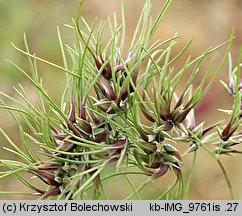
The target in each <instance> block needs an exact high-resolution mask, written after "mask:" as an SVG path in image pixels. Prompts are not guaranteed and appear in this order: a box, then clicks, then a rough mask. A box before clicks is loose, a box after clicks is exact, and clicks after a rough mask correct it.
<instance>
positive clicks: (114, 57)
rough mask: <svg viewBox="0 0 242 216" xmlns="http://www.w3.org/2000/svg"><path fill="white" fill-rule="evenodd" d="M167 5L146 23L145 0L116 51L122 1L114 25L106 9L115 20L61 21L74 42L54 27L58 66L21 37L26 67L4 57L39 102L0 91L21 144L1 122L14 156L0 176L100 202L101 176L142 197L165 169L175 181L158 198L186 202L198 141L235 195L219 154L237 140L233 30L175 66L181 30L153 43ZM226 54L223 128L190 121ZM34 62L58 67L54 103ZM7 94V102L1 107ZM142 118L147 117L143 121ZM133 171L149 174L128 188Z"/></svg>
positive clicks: (40, 192)
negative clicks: (60, 85)
mask: <svg viewBox="0 0 242 216" xmlns="http://www.w3.org/2000/svg"><path fill="white" fill-rule="evenodd" d="M170 3H171V0H167V1H166V3H165V4H164V6H163V8H162V9H161V11H160V13H159V15H158V16H157V18H156V19H155V20H154V21H153V20H152V19H151V17H150V11H151V1H150V0H147V1H146V2H145V4H144V7H143V9H142V11H141V14H140V18H139V20H138V23H137V27H136V30H135V31H134V33H133V40H132V41H131V43H130V48H129V50H128V52H127V53H125V52H124V47H125V35H126V25H125V15H124V7H123V6H122V10H121V17H122V18H121V24H118V22H117V18H116V16H114V17H113V20H111V19H108V21H107V22H100V23H97V21H96V20H95V21H94V23H93V24H92V25H89V24H88V23H87V22H86V21H85V19H84V18H82V17H81V16H80V15H79V16H78V18H77V20H73V25H68V26H67V27H69V28H70V29H71V30H72V31H73V32H74V34H75V35H76V38H77V42H76V44H75V45H74V46H69V45H65V44H63V41H62V38H61V33H60V30H59V28H58V40H59V43H60V48H61V54H62V58H63V66H61V65H57V64H55V63H52V62H50V61H48V60H45V59H43V58H40V57H37V56H35V54H32V53H31V52H30V50H29V47H28V43H27V39H26V37H24V42H25V48H24V49H20V48H18V47H17V46H15V45H13V46H14V47H15V48H16V50H18V51H19V52H21V53H22V54H23V55H25V56H26V57H27V59H28V63H29V68H30V71H31V74H29V73H28V72H27V71H25V70H24V69H22V68H21V67H20V66H18V65H16V64H15V63H13V62H12V61H10V63H11V64H12V65H13V66H14V67H15V68H16V69H17V70H19V71H20V72H21V73H22V74H24V75H25V76H26V77H27V78H28V80H29V81H30V82H31V83H32V85H33V86H34V87H35V89H36V95H37V96H38V103H33V102H31V101H30V100H29V98H28V93H27V92H26V91H25V90H24V88H23V87H22V85H19V87H18V88H15V90H16V92H17V94H18V95H19V97H20V98H21V100H22V101H21V102H19V101H18V100H17V99H15V98H13V97H11V96H9V95H6V94H5V93H0V94H1V96H2V97H3V98H4V99H3V100H1V104H0V109H6V110H8V111H9V112H10V114H11V115H12V116H13V118H14V119H15V120H16V123H17V125H18V127H19V132H20V137H21V141H22V145H23V148H24V150H21V149H22V148H21V149H20V148H19V147H18V145H16V144H15V143H14V142H13V141H12V140H11V138H10V137H9V136H8V135H7V134H6V133H5V132H4V131H3V130H2V129H0V130H1V133H2V135H3V136H4V137H5V138H6V139H7V141H8V142H9V144H10V145H11V147H4V149H5V150H7V151H9V152H11V153H13V154H15V155H16V156H17V157H19V158H20V160H19V161H17V160H16V161H15V160H8V159H1V161H0V164H1V166H3V167H5V168H7V169H6V170H5V171H2V172H1V175H0V179H3V178H5V177H8V176H12V175H15V176H16V178H18V179H19V181H21V182H22V183H23V184H24V185H26V186H27V187H29V188H30V189H31V190H32V191H33V192H32V193H31V194H32V195H37V196H40V198H41V199H45V198H54V199H85V198H90V196H91V195H90V194H92V198H93V199H99V198H105V197H106V198H108V195H107V194H106V193H105V188H104V187H103V182H104V181H105V180H106V179H110V178H113V177H115V176H118V175H121V176H125V178H126V180H127V182H128V183H129V185H130V188H131V189H132V192H131V194H129V195H128V196H127V197H126V199H131V198H134V197H136V198H137V199H141V197H140V191H141V190H142V189H143V188H144V187H145V186H146V185H147V184H149V183H151V182H153V181H155V180H156V179H158V178H161V177H162V176H163V175H165V174H166V173H167V172H172V173H173V174H174V176H175V181H174V182H173V183H171V184H170V185H168V186H167V188H166V189H165V190H164V191H160V194H161V195H159V197H158V198H157V199H166V198H169V199H172V198H173V199H182V198H183V199H185V198H187V196H188V193H189V187H190V185H191V181H192V173H193V169H194V164H195V161H196V152H197V150H198V149H199V148H203V149H204V150H205V151H207V152H208V154H209V155H211V156H212V157H213V158H214V159H215V160H216V161H217V163H218V164H219V166H220V168H221V170H222V172H223V174H224V177H225V180H226V182H227V184H228V187H229V190H230V192H231V196H232V197H233V191H232V186H231V183H230V180H229V177H228V175H227V173H226V170H225V169H224V167H223V164H222V162H221V160H220V155H222V154H226V155H230V154H234V153H241V152H240V151H239V150H236V145H238V144H240V143H241V140H242V133H241V132H240V126H241V117H242V110H241V107H242V106H241V97H242V91H241V89H242V83H241V80H240V68H241V54H240V56H239V58H238V62H237V63H236V65H235V67H234V65H233V63H232V57H231V55H230V52H229V51H230V48H231V45H232V40H233V38H234V36H233V34H231V37H230V39H229V40H228V41H226V42H224V43H222V44H220V45H218V46H215V47H211V48H209V49H207V50H206V51H205V52H204V53H202V54H201V55H200V56H198V57H196V58H192V57H191V56H188V57H187V58H186V60H185V61H184V63H183V65H182V66H181V67H179V68H177V67H175V63H176V62H177V61H178V60H180V58H184V56H185V51H186V50H187V49H188V47H189V45H190V44H191V41H189V42H188V43H187V44H186V45H185V46H184V48H183V49H182V50H181V51H180V52H179V53H178V54H177V55H175V56H174V54H173V55H172V54H171V53H172V50H173V47H174V45H175V44H176V43H177V39H178V38H179V37H180V35H177V34H176V35H174V36H172V37H170V38H168V39H166V40H164V41H160V40H158V41H155V42H152V37H153V35H154V34H155V32H156V30H157V28H158V26H159V23H160V22H161V20H162V18H163V16H164V14H165V13H166V11H167V9H168V7H169V5H170ZM81 4H82V2H81ZM106 28H109V30H110V35H111V36H110V38H109V40H108V41H107V43H106V44H104V43H103V34H104V31H105V29H106ZM224 46H227V49H226V51H225V53H224V57H223V58H222V60H221V62H220V63H219V64H215V58H216V51H217V50H218V49H220V48H221V47H224ZM241 53H242V52H241ZM210 55H214V58H212V60H211V62H210V64H208V66H207V70H206V71H205V72H204V74H203V79H202V80H201V82H200V84H199V85H198V86H197V87H194V86H193V81H194V79H195V78H196V76H197V74H198V73H199V72H200V71H199V69H200V67H201V64H202V63H203V61H204V60H205V59H206V58H207V57H208V56H210ZM227 59H228V60H229V79H230V80H229V82H228V84H227V83H226V82H223V81H221V83H222V85H223V86H224V88H225V90H226V91H227V92H228V93H229V94H230V95H231V97H233V106H232V109H231V110H223V111H224V112H226V113H228V114H229V115H230V120H229V122H228V123H227V124H225V125H223V123H222V122H219V123H215V124H213V125H211V126H209V127H204V122H202V123H200V124H196V121H195V111H194V107H195V106H196V105H197V104H198V103H199V102H200V101H201V100H202V98H203V97H204V96H205V95H206V94H207V93H208V91H209V89H210V88H211V86H212V84H213V83H214V81H215V80H216V79H217V77H218V73H219V71H220V70H221V68H222V67H223V66H224V63H225V62H226V61H227ZM37 62H42V63H45V64H47V65H48V66H50V67H53V68H55V69H58V70H60V71H62V72H64V73H66V86H65V87H64V90H63V95H62V99H61V103H60V104H58V103H57V102H56V101H54V100H53V99H52V98H51V96H50V95H49V94H48V92H47V91H46V90H45V88H44V87H43V84H42V79H41V77H39V73H38V67H37ZM185 73H186V75H187V77H188V78H187V80H186V83H185V85H184V86H182V91H181V92H179V91H178V90H177V89H178V87H179V86H180V85H181V83H182V82H181V79H182V78H183V76H184V74H185ZM57 91H59V90H57ZM7 101H11V104H15V106H14V105H8V103H7ZM16 114H18V115H16ZM19 117H20V118H21V120H20V118H19ZM143 118H145V120H146V121H142V119H143ZM145 122H149V124H148V123H145ZM26 128H27V129H26ZM27 131H28V132H27ZM179 142H181V143H182V142H183V143H186V144H187V150H186V152H184V153H181V152H180V151H179V150H178V149H177V148H176V147H175V145H174V144H177V143H179ZM208 143H212V144H214V148H213V149H209V147H208V146H207V144H208ZM187 154H194V159H193V163H192V169H191V171H190V175H189V176H188V180H187V183H186V184H185V185H184V183H183V174H182V170H181V167H182V165H183V157H184V156H185V155H187ZM113 164H114V165H115V167H116V168H114V166H113ZM108 167H110V169H111V173H109V174H107V175H104V174H103V173H105V172H104V171H105V170H106V169H107V168H108ZM24 173H29V174H31V175H32V176H35V177H37V178H39V179H40V180H41V181H43V182H44V184H45V185H46V187H44V188H41V189H40V188H38V187H36V186H34V185H33V184H32V183H31V181H30V180H28V179H27V178H25V177H24V176H23V174H24ZM133 175H142V176H147V178H146V180H145V182H144V183H143V184H142V185H140V186H139V187H137V188H136V186H135V185H134V184H133V183H132V179H130V176H133ZM90 189H93V190H90ZM2 193H6V192H2ZM9 193H12V192H9ZM16 193H19V192H16ZM233 198H234V197H233Z"/></svg>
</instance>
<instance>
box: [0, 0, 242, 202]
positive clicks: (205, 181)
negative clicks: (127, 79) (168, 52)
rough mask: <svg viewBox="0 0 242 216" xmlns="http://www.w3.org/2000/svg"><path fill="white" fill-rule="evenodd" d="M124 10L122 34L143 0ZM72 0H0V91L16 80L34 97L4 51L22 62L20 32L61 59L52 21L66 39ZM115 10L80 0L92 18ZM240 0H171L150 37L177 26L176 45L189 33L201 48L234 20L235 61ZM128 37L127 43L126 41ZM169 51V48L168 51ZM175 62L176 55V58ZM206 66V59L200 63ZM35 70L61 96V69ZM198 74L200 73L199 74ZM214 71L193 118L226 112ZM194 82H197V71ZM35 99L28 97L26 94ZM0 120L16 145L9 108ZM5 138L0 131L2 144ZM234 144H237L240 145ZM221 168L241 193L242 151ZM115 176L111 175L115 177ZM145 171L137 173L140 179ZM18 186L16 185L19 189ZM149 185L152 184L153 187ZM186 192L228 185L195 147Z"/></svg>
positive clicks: (120, 190) (240, 35)
mask: <svg viewBox="0 0 242 216" xmlns="http://www.w3.org/2000/svg"><path fill="white" fill-rule="evenodd" d="M124 2H125V11H126V16H127V17H126V18H127V42H129V41H130V39H131V37H132V33H133V30H134V28H135V26H136V22H137V20H138V18H139V13H140V10H141V8H142V6H143V3H144V2H145V1H144V0H132V1H128V0H124ZM152 4H153V8H152V16H156V15H157V13H158V12H159V10H160V8H161V7H162V5H163V4H164V1H163V0H162V1H161V0H152ZM78 5H79V1H78V0H71V1H66V0H51V1H50V0H48V1H47V0H21V1H19V0H0V91H2V92H4V93H7V94H9V95H11V96H15V92H14V90H13V86H16V85H17V84H18V83H21V84H22V85H23V86H24V87H25V88H26V89H27V92H28V93H29V96H30V98H31V96H32V97H33V95H34V94H32V91H33V88H32V86H31V85H30V84H29V82H28V81H27V80H26V79H25V77H23V76H22V75H21V74H20V73H19V72H18V71H16V70H15V69H14V68H13V67H11V66H10V64H9V63H7V61H6V59H10V60H12V61H13V62H15V63H16V64H18V65H21V66H23V67H24V68H27V65H26V59H25V57H24V56H23V55H21V54H20V53H18V52H17V51H16V50H14V48H13V47H12V46H11V44H10V43H11V42H13V43H14V44H16V45H17V46H19V47H23V34H24V33H25V34H26V35H27V38H28V42H29V46H30V49H31V51H32V52H33V53H36V55H38V56H40V57H43V58H45V59H48V60H50V61H52V62H55V63H58V64H62V61H61V54H60V48H59V44H58V39H57V30H56V26H59V27H60V29H61V32H62V37H63V39H64V41H65V42H66V43H68V44H70V45H71V44H72V41H74V40H75V37H74V34H73V33H72V31H71V30H70V29H68V28H66V27H65V26H64V24H71V22H72V21H71V18H72V17H73V18H75V17H76V15H77V10H78ZM114 12H116V13H117V15H118V16H119V12H120V0H86V1H85V3H84V7H83V14H82V15H83V17H84V18H85V19H86V20H87V21H89V22H91V21H93V19H94V17H95V16H96V17H97V18H98V20H103V19H106V17H107V16H112V14H113V13H114ZM241 12H242V1H241V0H229V1H228V0H182V1H178V0H174V1H173V3H172V5H171V7H170V9H169V10H168V13H167V14H166V16H165V18H164V20H163V21H162V23H161V25H160V27H159V29H158V31H157V33H156V35H155V39H166V38H168V37H169V36H172V35H173V34H174V33H176V32H178V33H181V34H183V37H182V38H181V39H179V43H178V45H177V46H176V47H177V52H178V51H179V49H181V48H182V46H184V44H185V42H187V41H188V40H189V39H190V38H193V43H192V45H191V47H190V49H189V50H188V52H187V55H188V54H191V55H192V56H193V57H194V56H197V55H199V54H200V53H202V52H203V51H205V50H206V49H207V48H208V47H209V46H214V45H217V44H219V43H222V42H223V41H225V40H227V39H228V38H229V36H230V33H231V31H232V28H233V26H234V27H235V35H236V39H235V41H234V43H233V48H232V50H231V52H232V55H233V60H234V62H236V59H237V56H238V51H239V46H240V44H241V42H242V13H241ZM127 45H128V43H127ZM223 52H224V49H221V50H220V51H219V52H218V59H221V58H222V54H223ZM174 55H175V53H174ZM178 64H179V62H178ZM204 66H206V64H204ZM39 71H40V74H41V76H43V78H44V86H46V88H47V89H48V92H49V93H50V95H51V96H52V97H53V98H55V99H56V100H59V99H60V94H61V92H62V91H58V89H61V90H62V88H63V85H64V81H65V79H64V77H65V76H64V75H63V74H61V75H60V72H58V71H55V70H53V69H51V68H49V67H46V66H44V65H40V67H39ZM201 76H202V75H201ZM219 79H222V80H224V81H227V64H226V65H225V66H224V69H223V70H222V71H221V73H220V77H219ZM219 79H218V81H216V83H215V84H214V86H213V88H212V89H211V91H210V93H209V94H208V95H207V96H206V97H205V98H204V99H203V101H202V102H201V103H200V104H199V105H198V106H197V107H196V110H197V116H196V117H197V121H198V122H201V121H204V120H205V121H206V122H207V125H208V124H209V123H213V122H215V121H218V120H220V119H228V118H227V116H226V115H224V114H223V113H221V112H219V111H217V108H225V109H229V108H230V107H231V105H232V103H231V98H230V97H229V96H227V95H226V94H225V93H224V90H223V89H222V87H221V85H220V84H219ZM197 82H199V77H198V80H197ZM31 99H33V100H34V98H31ZM0 127H1V128H2V129H3V130H5V131H6V132H7V134H8V135H10V137H11V138H12V139H13V141H15V143H17V144H18V145H19V146H21V142H20V140H19V135H18V128H17V127H16V124H15V122H14V121H13V120H12V118H11V116H10V115H9V114H8V113H7V112H6V111H3V110H0ZM6 145H8V144H7V142H6V140H5V139H4V138H3V137H2V136H0V147H2V146H6ZM239 148H240V149H242V148H241V146H240V147H239ZM12 157H13V156H12V155H11V154H9V153H8V152H6V151H5V150H2V149H1V151H0V158H4V159H6V158H12ZM191 160H192V158H191V157H190V156H186V158H184V165H183V171H184V173H185V174H186V172H187V171H188V170H189V168H190V164H191ZM222 161H223V162H224V164H225V168H226V170H227V172H228V175H229V177H230V178H231V182H232V185H233V189H234V192H235V195H236V198H237V199H242V168H241V167H242V156H241V155H236V156H235V157H234V156H230V157H229V156H225V157H222ZM171 178H172V179H173V177H172V175H170V174H167V175H166V176H165V177H164V178H161V179H159V180H158V182H157V183H155V184H152V185H150V189H149V187H148V188H147V189H146V190H145V191H144V194H143V195H144V198H146V199H152V198H154V197H155V196H154V195H153V194H152V191H156V190H160V189H162V188H164V186H165V185H166V184H167V183H168V182H169V181H170V180H171ZM115 180H116V181H115ZM142 180H143V179H139V180H137V181H138V183H140V181H142ZM107 187H110V188H111V189H112V188H115V190H112V193H113V194H112V197H113V198H114V199H120V198H122V194H125V190H126V188H125V185H124V184H123V181H122V180H120V179H119V180H118V179H114V181H113V182H109V184H107ZM20 188H21V189H20ZM151 189H152V190H151ZM3 190H18V191H26V190H27V189H26V188H25V187H24V186H22V184H19V183H18V181H17V180H16V179H15V178H14V177H9V178H8V179H6V180H3V181H0V191H3ZM32 198H33V197H29V196H22V195H21V196H20V195H19V196H16V195H4V196H3V195H0V199H32ZM189 198H190V199H228V198H229V192H228V189H227V186H226V183H225V180H224V178H223V176H222V174H221V170H220V169H219V167H218V166H217V164H216V162H215V161H214V160H213V159H211V157H210V156H209V155H208V154H207V153H206V152H204V151H203V150H200V151H199V152H198V160H197V164H196V170H195V175H194V178H193V182H192V186H191V192H190V195H189Z"/></svg>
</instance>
